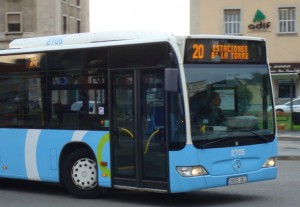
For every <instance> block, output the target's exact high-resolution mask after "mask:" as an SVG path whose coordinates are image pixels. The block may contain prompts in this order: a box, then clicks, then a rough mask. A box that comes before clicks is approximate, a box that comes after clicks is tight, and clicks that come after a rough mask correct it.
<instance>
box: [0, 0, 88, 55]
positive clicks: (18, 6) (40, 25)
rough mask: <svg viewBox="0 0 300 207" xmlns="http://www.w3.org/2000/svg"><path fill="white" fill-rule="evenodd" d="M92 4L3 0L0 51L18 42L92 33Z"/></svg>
mask: <svg viewBox="0 0 300 207" xmlns="http://www.w3.org/2000/svg"><path fill="white" fill-rule="evenodd" d="M89 27H90V25H89V0H50V1H49V0H0V50H1V49H6V48H8V45H9V43H10V42H11V41H12V40H14V39H17V38H26V37H37V36H46V35H57V34H70V33H79V32H88V31H89Z"/></svg>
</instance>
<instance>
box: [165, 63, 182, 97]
mask: <svg viewBox="0 0 300 207" xmlns="http://www.w3.org/2000/svg"><path fill="white" fill-rule="evenodd" d="M178 75H179V74H178V69H177V68H166V69H165V91H167V92H177V91H178Z"/></svg>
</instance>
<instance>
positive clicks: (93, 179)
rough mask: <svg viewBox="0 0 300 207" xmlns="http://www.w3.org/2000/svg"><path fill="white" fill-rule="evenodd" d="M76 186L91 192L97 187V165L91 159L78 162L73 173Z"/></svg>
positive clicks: (73, 168)
mask: <svg viewBox="0 0 300 207" xmlns="http://www.w3.org/2000/svg"><path fill="white" fill-rule="evenodd" d="M71 176H72V180H73V182H74V184H75V185H76V186H77V187H79V188H80V189H84V190H90V189H92V188H94V187H95V186H96V185H97V165H96V162H95V161H94V160H92V159H89V158H82V159H80V160H78V161H77V162H76V163H75V164H74V165H73V167H72V172H71Z"/></svg>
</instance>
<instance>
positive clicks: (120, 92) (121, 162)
mask: <svg viewBox="0 0 300 207" xmlns="http://www.w3.org/2000/svg"><path fill="white" fill-rule="evenodd" d="M112 83H113V86H112V87H113V99H112V101H113V103H112V107H113V109H112V112H113V114H112V115H113V130H114V131H113V140H112V141H113V147H114V156H113V157H114V169H115V176H121V177H130V178H132V177H135V172H136V170H135V168H136V167H135V140H136V139H135V135H134V134H135V132H134V110H133V109H134V101H133V100H134V99H133V98H134V97H133V76H132V74H117V75H115V76H114V77H113V82H112Z"/></svg>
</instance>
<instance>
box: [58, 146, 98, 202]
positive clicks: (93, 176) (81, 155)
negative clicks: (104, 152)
mask: <svg viewBox="0 0 300 207" xmlns="http://www.w3.org/2000/svg"><path fill="white" fill-rule="evenodd" d="M62 170H63V171H62V176H63V177H62V178H63V183H64V186H65V187H66V188H67V190H68V191H69V192H70V193H71V194H72V195H75V196H76V197H79V198H97V197H99V196H100V195H101V188H100V187H99V186H98V175H97V163H96V161H95V159H94V158H93V156H92V155H91V153H90V152H89V151H88V150H86V149H79V150H76V151H74V152H72V153H71V154H70V155H69V156H68V157H67V158H66V160H65V162H64V164H63V168H62Z"/></svg>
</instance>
